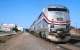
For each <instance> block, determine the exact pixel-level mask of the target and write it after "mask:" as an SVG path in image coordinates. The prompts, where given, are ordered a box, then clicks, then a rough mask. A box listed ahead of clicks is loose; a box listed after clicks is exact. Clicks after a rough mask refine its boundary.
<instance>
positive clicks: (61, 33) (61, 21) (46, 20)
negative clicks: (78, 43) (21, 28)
mask: <svg viewBox="0 0 80 50" xmlns="http://www.w3.org/2000/svg"><path fill="white" fill-rule="evenodd" d="M69 29H70V17H69V10H68V9H67V8H66V7H65V6H62V5H49V6H48V7H46V8H44V9H43V11H42V12H41V14H40V15H39V17H38V18H37V20H35V21H34V22H33V24H32V25H31V27H30V29H29V30H30V32H35V33H36V34H38V35H39V36H40V37H42V38H47V39H50V40H52V41H55V42H66V41H68V40H69V39H70V34H69Z"/></svg>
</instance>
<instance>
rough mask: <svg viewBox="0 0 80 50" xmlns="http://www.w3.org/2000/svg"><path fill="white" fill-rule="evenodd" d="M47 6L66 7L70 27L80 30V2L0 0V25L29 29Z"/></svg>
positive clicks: (67, 0)
mask: <svg viewBox="0 0 80 50" xmlns="http://www.w3.org/2000/svg"><path fill="white" fill-rule="evenodd" d="M49 4H60V5H64V6H66V7H67V8H68V9H69V10H70V18H71V25H72V26H74V27H78V28H80V22H79V21H80V0H0V24H3V23H8V24H17V25H19V26H22V27H26V28H29V27H30V25H31V24H32V23H33V21H34V20H35V19H36V18H37V17H38V16H39V14H40V13H41V11H42V9H43V8H45V7H47V6H48V5H49Z"/></svg>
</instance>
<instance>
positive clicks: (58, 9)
mask: <svg viewBox="0 0 80 50" xmlns="http://www.w3.org/2000/svg"><path fill="white" fill-rule="evenodd" d="M48 11H65V12H67V9H64V8H48Z"/></svg>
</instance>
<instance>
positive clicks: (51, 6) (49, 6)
mask: <svg viewBox="0 0 80 50" xmlns="http://www.w3.org/2000/svg"><path fill="white" fill-rule="evenodd" d="M48 8H64V9H67V10H68V8H67V7H65V6H63V5H59V4H51V5H48V6H47V7H45V8H43V12H44V11H45V10H47V9H48Z"/></svg>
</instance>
